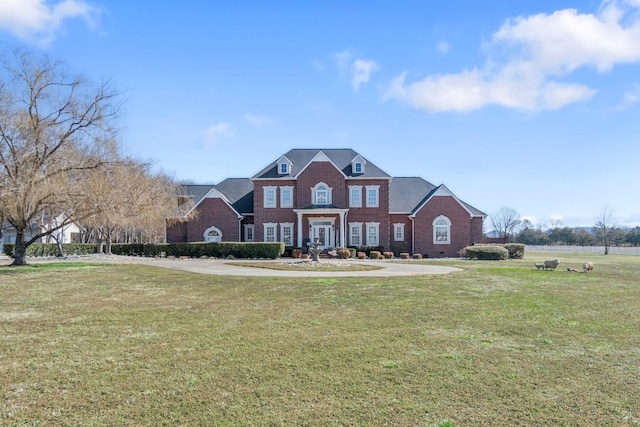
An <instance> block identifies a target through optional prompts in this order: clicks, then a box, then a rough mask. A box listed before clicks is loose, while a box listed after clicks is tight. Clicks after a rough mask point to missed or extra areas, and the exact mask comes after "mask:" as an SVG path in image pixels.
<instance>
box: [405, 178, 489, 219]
mask: <svg viewBox="0 0 640 427" xmlns="http://www.w3.org/2000/svg"><path fill="white" fill-rule="evenodd" d="M436 196H451V197H453V199H454V200H455V201H456V202H458V203H459V204H460V205H461V206H462V207H463V208H464V209H465V210H466V211H467V212H469V215H470V216H472V217H482V218H486V217H487V214H486V213H484V212H482V211H481V210H479V209H477V208H474V207H473V206H471V205H470V204H468V203H466V202H463V201H462V200H460V199H458V197H457V196H456V195H455V194H453V192H452V191H451V190H449V189H448V188H447V186H446V185H444V184H440V185H439V186H437V187H436V188H434V189H433V190H432V191H431V192H430V193H429V194H428V195H427V196H426V197H425V198H424V199H423V200H422V201H421V202H420V204H419V205H418V206H417V208H416V209H415V210H414V211H413V212H412V214H411V216H412V217H415V215H416V214H417V213H418V211H419V210H420V209H422V208H423V207H424V205H426V204H427V203H428V202H429V200H431V199H432V198H433V197H436Z"/></svg>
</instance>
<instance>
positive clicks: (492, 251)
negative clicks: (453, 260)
mask: <svg viewBox="0 0 640 427" xmlns="http://www.w3.org/2000/svg"><path fill="white" fill-rule="evenodd" d="M465 251H466V253H467V257H469V258H471V259H474V258H475V259H478V260H495V261H498V260H505V259H508V258H509V251H508V250H507V249H506V248H503V247H502V246H498V245H474V246H467V247H466V248H465Z"/></svg>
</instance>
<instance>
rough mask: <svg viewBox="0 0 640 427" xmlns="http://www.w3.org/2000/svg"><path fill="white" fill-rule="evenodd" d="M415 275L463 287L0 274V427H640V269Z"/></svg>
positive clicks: (109, 268)
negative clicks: (567, 426) (104, 426)
mask: <svg viewBox="0 0 640 427" xmlns="http://www.w3.org/2000/svg"><path fill="white" fill-rule="evenodd" d="M549 257H557V258H559V259H560V260H561V264H560V266H559V267H558V270H556V271H553V272H551V271H546V272H545V271H537V270H536V269H535V267H534V265H533V263H534V261H540V260H544V259H545V258H549ZM587 260H588V261H593V262H594V263H595V269H594V271H593V272H592V273H588V274H584V273H569V272H567V271H566V270H565V268H566V267H567V266H572V267H574V268H578V269H579V267H580V266H581V264H582V262H584V261H587ZM424 262H430V263H437V264H439V263H442V264H444V265H451V266H457V267H461V268H463V269H464V271H462V272H458V273H452V274H448V275H434V276H424V277H402V278H371V277H367V278H356V277H349V278H317V279H313V278H311V279H309V278H305V279H288V278H259V277H216V276H206V275H199V274H191V273H185V272H180V271H172V270H167V269H163V268H157V267H150V266H142V265H131V264H127V265H113V264H104V265H101V264H91V263H74V264H64V263H57V264H38V265H35V266H30V267H25V268H8V267H7V268H5V267H2V268H0V332H1V334H2V335H1V336H2V339H1V340H0V425H10V426H11V425H16V426H18V425H19V426H25V425H83V426H91V425H167V426H173V425H207V426H244V425H256V426H258V425H260V426H262V425H282V426H294V425H296V426H302V425H308V426H341V425H344V426H378V425H390V426H435V425H447V426H489V425H509V426H511V425H576V426H577V425H580V426H583V425H596V426H604V425H615V426H639V425H640V381H639V380H638V378H639V377H640V336H639V335H638V331H640V318H639V316H638V313H639V312H640V310H639V309H640V285H639V284H638V282H639V280H638V278H639V277H640V258H638V257H633V256H626V257H625V256H615V255H608V256H607V257H604V256H594V255H570V254H528V256H527V259H526V260H521V261H503V262H499V261H496V262H493V261H484V262H470V261H459V260H456V261H433V260H426V261H424Z"/></svg>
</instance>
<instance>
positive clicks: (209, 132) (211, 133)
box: [203, 122, 231, 147]
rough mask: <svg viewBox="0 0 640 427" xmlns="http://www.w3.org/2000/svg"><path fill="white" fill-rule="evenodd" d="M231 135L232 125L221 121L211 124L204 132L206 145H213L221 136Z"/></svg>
mask: <svg viewBox="0 0 640 427" xmlns="http://www.w3.org/2000/svg"><path fill="white" fill-rule="evenodd" d="M229 135H231V125H229V123H224V122H220V123H217V124H215V125H211V126H209V127H208V128H207V129H206V130H205V131H204V133H203V142H204V146H205V147H212V146H213V145H214V144H215V143H216V142H218V141H219V140H220V138H222V137H224V136H229Z"/></svg>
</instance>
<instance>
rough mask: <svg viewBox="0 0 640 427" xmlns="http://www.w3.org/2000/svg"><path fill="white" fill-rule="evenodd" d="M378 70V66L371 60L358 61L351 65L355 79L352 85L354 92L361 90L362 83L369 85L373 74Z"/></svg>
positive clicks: (352, 79)
mask: <svg viewBox="0 0 640 427" xmlns="http://www.w3.org/2000/svg"><path fill="white" fill-rule="evenodd" d="M377 69H378V64H376V63H375V61H372V60H370V59H356V60H355V61H354V62H353V64H351V72H352V73H353V77H352V78H351V85H352V86H353V90H354V91H356V92H357V91H358V89H360V85H361V84H362V83H367V82H368V81H369V78H370V77H371V73H373V72H374V71H375V70H377Z"/></svg>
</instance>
